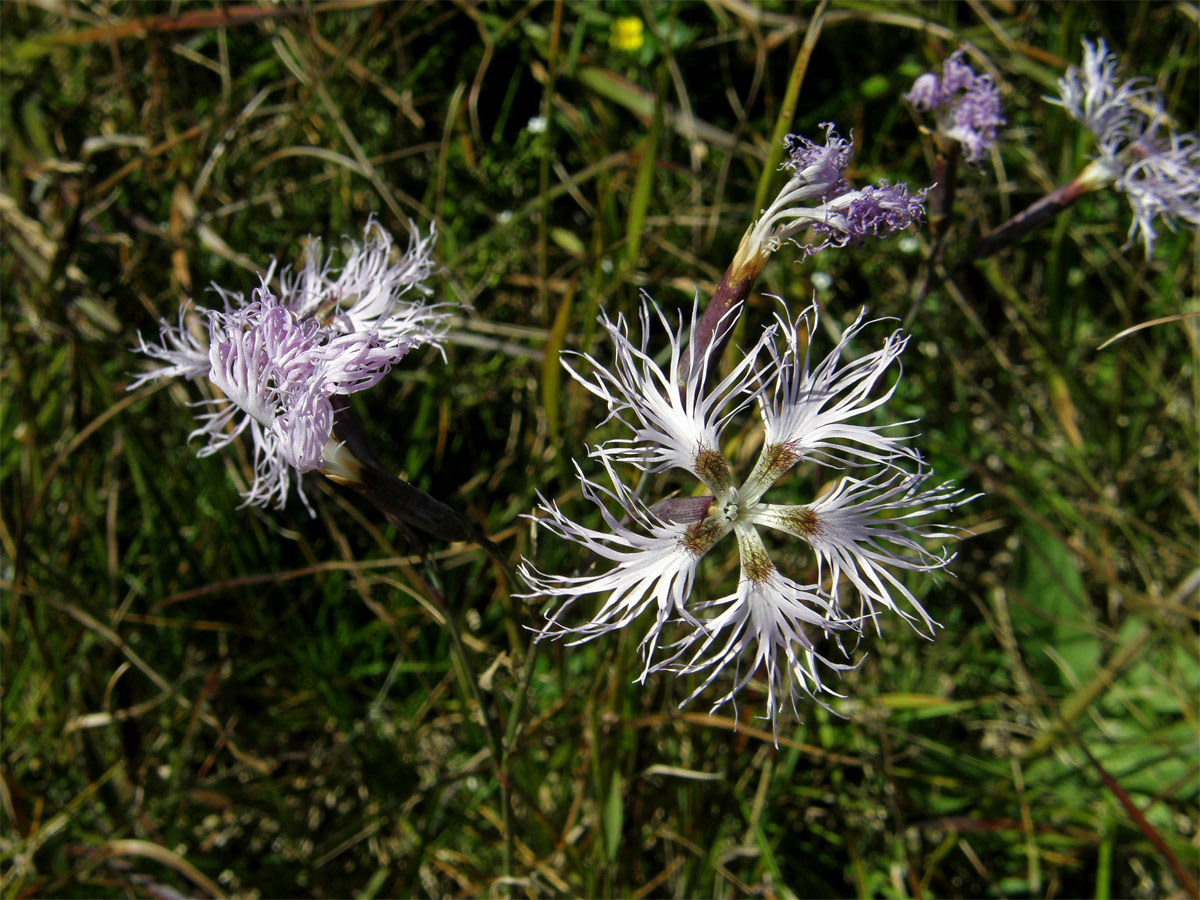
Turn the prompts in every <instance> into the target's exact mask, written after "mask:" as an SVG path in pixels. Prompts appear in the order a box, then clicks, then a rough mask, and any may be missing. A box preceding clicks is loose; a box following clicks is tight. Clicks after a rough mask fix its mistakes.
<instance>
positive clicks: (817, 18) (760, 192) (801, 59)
mask: <svg viewBox="0 0 1200 900" xmlns="http://www.w3.org/2000/svg"><path fill="white" fill-rule="evenodd" d="M828 7H829V0H821V2H820V3H818V4H817V9H816V11H815V12H814V13H813V14H812V18H811V19H809V20H808V30H807V31H806V32H805V33H804V41H803V43H801V44H800V52H799V53H797V54H796V59H795V61H794V62H793V63H792V73H791V75H789V76H788V83H787V87H786V88H785V89H784V92H783V103H782V105H781V106H780V107H779V115H778V116H776V117H775V130H774V131H773V132H771V141H770V143H769V144H768V145H767V146H768V148H769V149H768V150H767V163H766V165H765V166H763V173H762V176H761V177H760V178H759V179H758V189H757V190H756V191H755V192H754V208H755V209H756V210H761V209H762V207H763V204H764V203H765V202H766V200H767V189H768V188H769V187H770V184H771V174H772V173H773V172H774V171H775V170H776V169H777V168H778V167H779V161H780V160H781V159H782V158H783V138H784V135H786V134H787V133H788V132H789V131H790V130H791V128H792V119H794V118H795V116H796V101H797V100H798V99H799V98H800V85H802V84H803V83H804V75H805V73H806V72H807V71H808V61H809V60H810V59H812V52H813V48H814V47H816V46H817V38H819V37H820V36H821V26H822V25H824V23H825V10H826V9H827V8H828Z"/></svg>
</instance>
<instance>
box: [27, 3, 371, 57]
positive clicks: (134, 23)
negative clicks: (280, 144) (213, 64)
mask: <svg viewBox="0 0 1200 900" xmlns="http://www.w3.org/2000/svg"><path fill="white" fill-rule="evenodd" d="M347 5H349V4H332V3H325V4H321V5H319V6H312V7H305V6H299V7H294V8H288V7H281V6H274V7H272V6H216V7H213V8H212V9H199V10H189V11H188V12H184V13H180V14H179V15H174V16H172V15H163V16H147V17H145V18H143V19H128V20H125V21H121V22H114V23H113V24H111V25H97V26H95V27H93V28H81V29H80V30H78V31H68V32H66V33H65V34H51V35H46V36H45V37H43V38H41V40H43V41H44V42H45V43H47V44H51V45H55V46H60V47H77V46H79V45H81V44H98V43H101V42H103V41H116V40H120V39H121V38H144V37H147V36H148V35H151V34H166V33H169V32H173V31H197V30H200V29H203V28H224V27H227V26H230V25H246V24H249V23H251V22H257V21H259V20H261V19H278V18H283V17H285V16H295V15H299V14H300V13H303V12H306V11H308V12H324V11H327V10H330V9H338V8H344V7H345V6H347Z"/></svg>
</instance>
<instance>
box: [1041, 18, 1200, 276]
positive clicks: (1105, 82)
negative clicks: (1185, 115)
mask: <svg viewBox="0 0 1200 900" xmlns="http://www.w3.org/2000/svg"><path fill="white" fill-rule="evenodd" d="M1119 71H1120V63H1119V61H1118V60H1117V57H1116V55H1115V54H1112V53H1109V52H1108V47H1107V46H1106V45H1105V43H1104V41H1103V39H1101V40H1097V41H1096V43H1095V45H1093V44H1091V43H1090V42H1088V41H1087V40H1086V39H1085V40H1084V41H1083V65H1082V66H1081V67H1079V68H1075V67H1074V66H1072V67H1071V68H1070V69H1068V70H1067V74H1066V75H1065V76H1064V77H1063V78H1061V79H1060V80H1059V82H1058V90H1059V96H1058V97H1057V98H1056V97H1047V98H1046V99H1047V100H1048V101H1049V102H1050V103H1053V104H1056V105H1058V106H1061V107H1063V109H1065V110H1066V111H1067V113H1068V114H1069V115H1070V116H1071V117H1072V118H1073V119H1075V120H1076V121H1077V122H1079V123H1080V124H1081V125H1083V126H1084V127H1085V128H1087V129H1088V130H1089V131H1090V132H1091V133H1092V135H1093V136H1094V137H1095V139H1096V146H1097V150H1098V155H1097V158H1096V160H1095V161H1094V162H1093V163H1092V165H1090V166H1089V167H1088V169H1086V170H1085V171H1084V172H1083V173H1082V174H1081V175H1080V176H1079V179H1078V180H1079V181H1080V182H1081V183H1084V184H1086V185H1087V187H1089V188H1099V187H1103V186H1106V185H1112V186H1113V187H1115V188H1116V189H1117V190H1119V191H1121V192H1122V193H1124V194H1125V196H1126V197H1127V198H1128V200H1129V205H1130V207H1131V208H1132V210H1133V221H1132V223H1131V224H1130V226H1129V242H1130V243H1132V242H1133V240H1134V238H1135V237H1137V235H1138V234H1139V232H1140V234H1141V238H1142V243H1143V245H1144V247H1145V250H1146V256H1150V254H1151V252H1152V251H1153V249H1154V241H1155V238H1156V237H1157V234H1156V233H1155V231H1154V222H1155V220H1156V219H1157V220H1160V221H1162V222H1163V223H1165V224H1166V226H1167V227H1168V228H1170V229H1171V230H1172V231H1174V230H1175V227H1176V224H1177V222H1178V221H1179V220H1182V221H1183V222H1184V223H1186V224H1187V225H1189V226H1191V227H1192V228H1197V227H1200V141H1197V139H1196V135H1194V134H1190V133H1189V134H1177V133H1176V132H1175V131H1173V130H1172V129H1171V128H1169V127H1168V126H1167V125H1166V124H1165V119H1166V112H1165V107H1164V103H1163V97H1162V94H1161V93H1160V92H1159V90H1158V88H1156V87H1155V86H1154V85H1153V84H1151V83H1149V82H1148V81H1145V80H1143V79H1137V78H1132V79H1127V80H1123V81H1122V80H1120V74H1119Z"/></svg>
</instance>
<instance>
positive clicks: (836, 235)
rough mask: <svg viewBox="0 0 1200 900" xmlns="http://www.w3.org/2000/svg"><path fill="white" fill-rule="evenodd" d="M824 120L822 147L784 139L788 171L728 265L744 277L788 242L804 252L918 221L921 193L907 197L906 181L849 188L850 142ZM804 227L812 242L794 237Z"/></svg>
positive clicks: (882, 233) (800, 139) (802, 139)
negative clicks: (812, 235) (808, 232)
mask: <svg viewBox="0 0 1200 900" xmlns="http://www.w3.org/2000/svg"><path fill="white" fill-rule="evenodd" d="M823 124H824V128H825V143H824V145H821V144H817V143H815V142H814V141H810V140H809V139H808V138H806V137H801V136H800V135H796V134H791V135H788V136H787V138H785V142H786V146H787V159H785V160H784V162H783V166H782V167H783V168H786V169H789V170H790V171H791V173H792V175H791V177H790V178H789V179H788V181H787V184H785V185H784V186H783V190H781V191H780V192H779V194H778V196H776V198H775V199H774V200H773V201H772V202H771V205H770V206H768V207H767V208H766V209H765V210H764V211H763V213H762V215H761V216H759V218H758V219H757V220H756V221H755V222H754V224H753V225H751V226H750V228H749V230H747V232H746V234H745V236H744V237H743V238H742V241H741V245H740V246H739V247H738V251H737V255H736V256H735V257H734V262H733V266H732V267H731V268H732V269H734V270H745V271H744V272H743V277H744V275H746V274H750V273H751V272H752V273H753V274H754V275H757V274H758V272H760V271H762V267H763V265H764V264H765V263H766V260H767V258H768V257H769V256H770V255H771V254H772V253H774V252H775V251H776V250H778V249H779V247H780V246H781V245H782V244H783V242H784V241H787V240H790V241H792V242H793V243H794V244H795V245H796V246H797V247H799V248H800V250H801V251H802V253H803V255H805V256H807V255H809V254H812V253H816V252H817V251H818V250H823V249H825V248H826V247H844V246H846V245H847V244H850V243H853V242H856V241H859V240H862V239H863V238H866V237H868V236H870V237H883V236H885V235H888V234H891V233H892V232H893V231H897V230H899V229H901V228H907V227H908V226H909V225H912V224H914V223H918V222H920V220H921V214H922V212H923V209H924V205H923V201H924V196H925V192H924V191H921V192H920V193H919V194H916V195H910V194H909V192H908V188H907V187H906V186H905V185H903V184H895V185H892V184H888V183H887V181H880V182H879V183H878V184H877V185H874V186H870V185H868V186H867V187H863V188H860V189H854V188H852V187H851V186H850V184H849V183H848V182H847V181H846V169H847V167H848V166H849V165H850V156H851V154H852V152H853V148H852V146H851V143H850V141H849V140H848V139H846V138H842V137H839V136H838V134H837V132H836V131H835V130H834V126H833V124H832V123H830V122H825V123H823ZM805 229H811V230H812V232H813V234H814V235H816V240H814V241H801V240H799V239H798V238H797V235H798V234H799V233H800V232H801V231H803V230H805Z"/></svg>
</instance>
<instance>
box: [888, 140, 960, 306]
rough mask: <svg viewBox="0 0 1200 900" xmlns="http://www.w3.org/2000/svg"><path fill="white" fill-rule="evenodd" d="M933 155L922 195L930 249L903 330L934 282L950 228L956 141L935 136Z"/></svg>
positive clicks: (952, 212)
mask: <svg viewBox="0 0 1200 900" xmlns="http://www.w3.org/2000/svg"><path fill="white" fill-rule="evenodd" d="M935 141H937V144H938V146H937V151H936V153H937V155H936V156H935V158H934V161H933V187H932V188H930V189H929V193H928V194H927V195H926V210H927V212H928V216H929V230H930V231H931V232H932V233H933V248H932V249H931V250H930V252H929V258H928V259H927V260H926V261H925V269H924V271H923V272H922V274H921V284H920V286H919V287H918V288H917V292H916V296H914V297H913V302H912V306H910V307H909V309H908V313H907V314H906V315H905V316H904V322H903V326H902V327H904V328H905V329H907V328H908V326H909V325H910V324H911V323H912V320H913V319H914V318H916V315H917V313H918V312H919V311H920V309H921V305H922V304H923V303H924V302H925V298H926V297H927V296H929V291H930V290H931V289H932V288H933V285H934V284H935V281H936V279H935V273H936V272H937V271H938V270H939V269H940V268H941V266H942V256H943V255H944V254H945V251H946V235H947V234H949V231H950V221H951V219H952V218H953V216H954V194H955V190H956V189H957V187H958V161H959V157H960V152H959V150H960V147H959V143H958V141H945V142H943V141H942V140H941V139H940V138H938V137H935Z"/></svg>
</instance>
